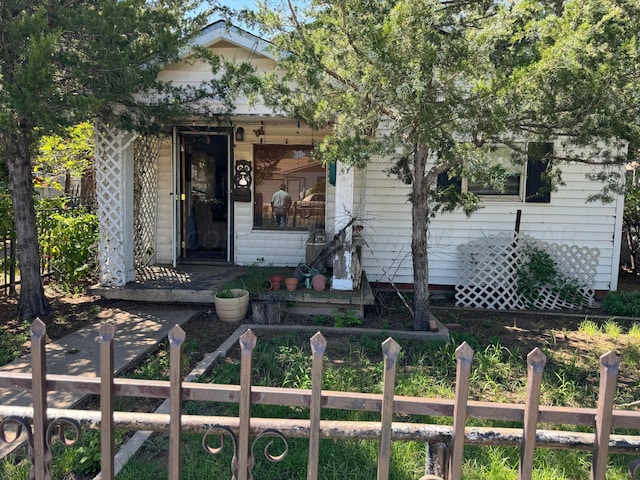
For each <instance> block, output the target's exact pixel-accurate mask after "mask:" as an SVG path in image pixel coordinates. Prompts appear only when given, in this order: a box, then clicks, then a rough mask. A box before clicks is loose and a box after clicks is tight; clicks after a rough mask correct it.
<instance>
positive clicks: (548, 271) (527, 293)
mask: <svg viewBox="0 0 640 480" xmlns="http://www.w3.org/2000/svg"><path fill="white" fill-rule="evenodd" d="M523 253H524V258H525V261H524V263H523V264H522V265H521V266H519V267H518V269H517V270H516V282H517V285H516V291H517V292H518V293H519V294H520V295H522V296H523V297H524V298H525V299H526V300H527V303H528V307H529V308H534V304H535V301H536V300H537V299H538V297H539V295H540V289H541V288H548V289H550V290H551V291H552V292H555V293H556V294H558V296H559V297H560V298H561V299H562V300H565V301H567V302H569V303H572V304H574V305H582V304H583V303H584V301H585V298H584V296H583V294H582V292H581V289H582V286H583V285H581V283H580V281H579V280H578V279H576V278H573V277H569V276H567V275H565V274H564V273H562V272H561V271H560V270H559V268H558V265H557V263H556V261H555V260H554V259H553V257H552V256H551V254H550V253H549V252H547V251H545V250H543V249H542V248H540V247H537V246H535V245H525V247H524V251H523Z"/></svg>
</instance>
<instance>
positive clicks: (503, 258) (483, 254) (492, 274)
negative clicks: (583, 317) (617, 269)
mask: <svg viewBox="0 0 640 480" xmlns="http://www.w3.org/2000/svg"><path fill="white" fill-rule="evenodd" d="M527 247H537V248H540V249H542V250H544V251H546V252H547V253H549V255H550V256H551V258H552V259H553V260H554V261H555V263H556V267H557V269H558V271H559V272H561V273H562V274H564V275H565V276H567V277H569V278H575V279H578V281H579V282H580V283H581V284H582V285H583V287H582V288H580V294H581V295H582V298H583V299H584V301H583V303H582V304H581V305H576V304H574V303H571V302H569V301H567V300H565V299H563V298H561V297H560V295H559V294H558V293H557V292H554V291H552V290H551V289H549V288H541V289H540V290H539V292H538V297H537V298H536V299H535V301H534V302H533V307H534V308H537V309H543V310H553V309H560V308H574V309H575V308H581V307H582V306H584V305H589V306H595V300H594V294H595V291H594V285H595V277H596V273H597V268H598V257H599V255H600V250H598V249H597V248H585V247H578V246H575V245H564V244H563V245H558V244H555V243H546V242H540V241H538V240H535V239H534V238H532V237H529V236H527V235H522V234H517V233H504V234H499V235H490V236H488V237H484V238H481V239H478V240H474V241H471V242H469V243H466V244H463V245H459V246H458V253H459V255H458V264H459V276H460V278H459V282H458V284H457V285H456V305H459V306H465V307H475V308H489V309H499V310H505V309H515V310H518V309H525V308H527V306H528V305H530V304H531V302H530V301H529V300H527V299H526V298H524V297H523V296H522V295H520V294H519V293H518V292H517V291H516V289H517V279H516V271H517V270H518V268H519V267H520V266H522V265H524V263H525V262H526V261H527V253H526V251H527Z"/></svg>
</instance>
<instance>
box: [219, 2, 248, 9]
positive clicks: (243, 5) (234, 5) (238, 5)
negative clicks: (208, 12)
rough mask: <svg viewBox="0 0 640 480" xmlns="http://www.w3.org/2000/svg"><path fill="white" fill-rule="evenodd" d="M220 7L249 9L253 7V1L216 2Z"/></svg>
mask: <svg viewBox="0 0 640 480" xmlns="http://www.w3.org/2000/svg"><path fill="white" fill-rule="evenodd" d="M218 1H219V2H220V4H221V5H223V6H225V7H229V8H237V9H240V8H250V7H253V6H254V5H255V3H256V2H255V1H254V0H218Z"/></svg>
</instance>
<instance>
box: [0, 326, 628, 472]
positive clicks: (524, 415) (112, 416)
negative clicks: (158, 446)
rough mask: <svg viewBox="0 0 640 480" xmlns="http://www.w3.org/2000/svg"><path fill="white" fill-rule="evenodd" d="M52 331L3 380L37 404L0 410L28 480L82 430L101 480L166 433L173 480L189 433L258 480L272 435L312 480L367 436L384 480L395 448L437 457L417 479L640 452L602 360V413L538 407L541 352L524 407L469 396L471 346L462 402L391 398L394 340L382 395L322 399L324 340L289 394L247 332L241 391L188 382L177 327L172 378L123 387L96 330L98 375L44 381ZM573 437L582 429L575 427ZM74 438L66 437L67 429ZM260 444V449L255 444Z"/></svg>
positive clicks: (601, 462) (2, 431) (598, 466)
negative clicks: (336, 452)
mask: <svg viewBox="0 0 640 480" xmlns="http://www.w3.org/2000/svg"><path fill="white" fill-rule="evenodd" d="M45 333H46V332H45V325H44V323H43V322H41V321H40V320H36V321H35V322H34V323H33V325H32V342H31V343H32V373H24V374H21V373H10V372H0V388H14V389H21V390H31V391H32V396H33V407H32V408H31V407H13V408H12V407H8V406H0V418H3V420H2V422H1V423H0V441H4V442H11V441H12V439H11V438H10V437H11V436H10V435H9V434H8V429H9V426H10V425H14V426H17V429H18V430H22V431H26V432H27V436H28V441H29V446H30V452H31V454H30V460H31V462H32V471H31V475H32V476H31V478H35V479H36V480H45V479H48V478H49V476H48V475H49V473H48V468H49V462H50V461H51V452H50V450H49V447H50V440H51V438H52V437H54V436H58V437H59V438H60V439H61V440H62V442H63V443H64V444H65V445H70V444H72V443H73V442H74V440H76V439H77V438H78V436H79V435H80V432H81V428H82V427H83V426H84V427H93V428H99V429H100V432H101V468H102V474H101V478H102V479H104V480H106V479H113V478H114V476H115V471H114V431H115V429H116V428H121V429H127V430H154V431H168V432H170V435H169V442H170V444H169V460H168V478H169V479H179V478H180V475H181V437H182V435H183V434H184V433H186V432H190V433H200V434H202V435H204V436H205V438H206V437H208V436H212V435H215V436H220V437H221V438H222V437H228V438H229V439H231V442H230V443H231V445H232V447H233V450H234V452H233V453H234V455H233V460H232V463H231V465H230V467H229V468H230V473H231V476H232V478H233V479H239V480H247V479H251V478H253V465H254V460H255V458H254V452H253V446H254V445H255V441H256V440H257V438H260V437H264V436H268V437H272V438H273V439H277V440H279V441H281V442H283V443H282V445H283V448H282V450H281V451H280V453H278V454H272V453H271V451H270V450H269V447H267V449H266V450H265V455H266V456H267V458H268V459H269V460H271V461H274V462H277V461H280V460H282V459H283V458H284V457H285V456H286V455H287V449H288V445H287V440H286V439H287V438H307V439H308V440H309V447H308V469H307V479H310V480H311V479H317V478H318V464H319V443H320V439H323V438H331V439H355V438H357V439H368V440H377V441H378V443H379V454H378V474H377V478H378V479H380V480H382V479H388V478H389V470H390V468H389V467H390V461H391V445H392V443H393V442H396V441H410V440H413V441H421V442H426V443H427V444H428V445H429V446H430V448H429V452H431V455H428V456H427V460H428V462H427V463H428V468H429V470H428V471H425V475H424V476H423V477H421V478H422V479H434V478H446V479H448V480H454V479H460V478H461V471H462V458H463V450H464V446H465V445H484V446H486V445H501V446H519V447H520V449H521V455H520V468H519V478H520V479H531V478H532V472H533V456H534V452H535V449H536V448H538V447H544V448H552V449H571V450H585V451H591V452H592V462H591V476H590V478H591V479H593V480H604V479H605V471H606V468H607V459H608V455H609V453H610V452H619V453H628V454H635V455H637V454H639V453H640V436H633V435H614V434H612V433H611V430H612V429H613V428H629V429H640V412H635V411H625V410H616V409H614V404H613V400H614V394H615V388H616V382H617V375H618V370H619V364H620V361H619V359H618V357H617V356H616V355H615V354H614V353H612V352H609V353H606V354H604V355H603V356H602V357H601V359H600V360H601V361H600V387H599V396H598V400H597V405H596V407H595V408H569V407H551V406H544V405H540V404H539V399H540V385H541V382H542V374H543V370H544V366H545V363H546V358H545V356H544V354H543V353H542V352H541V351H540V350H539V349H537V348H536V349H534V350H533V351H532V352H531V353H530V354H529V355H528V357H527V364H528V387H527V394H526V400H525V403H524V404H512V403H494V402H481V401H469V400H468V388H469V378H470V372H471V362H472V358H473V354H474V352H473V350H472V349H471V348H470V347H469V345H467V344H466V343H463V344H462V345H461V346H460V347H458V349H457V350H456V364H457V370H456V393H455V399H453V400H443V399H435V398H420V397H409V396H399V395H395V373H396V364H397V361H398V353H399V350H400V347H399V345H398V344H397V343H396V342H395V341H394V340H393V339H391V338H388V339H387V340H385V341H384V342H383V344H382V351H383V356H384V359H383V362H384V377H383V389H382V394H366V393H351V392H338V391H327V390H323V389H322V377H323V356H324V352H325V349H326V345H327V342H326V340H325V338H324V337H323V336H322V335H321V334H320V333H317V334H315V335H314V336H313V337H312V338H311V340H310V343H311V352H312V354H311V356H312V358H311V361H312V366H311V380H312V383H311V385H312V386H311V388H310V389H293V388H280V387H258V386H253V385H252V381H251V373H252V368H253V359H252V355H253V351H254V347H255V346H256V341H257V339H256V336H255V334H254V333H253V332H252V331H251V330H247V331H246V332H245V333H244V334H243V335H242V336H241V337H240V341H239V343H240V350H241V360H240V384H239V385H220V384H209V383H207V384H201V383H193V382H186V381H183V380H182V373H181V372H182V349H183V345H184V341H185V333H184V331H183V330H182V329H181V328H180V327H179V326H176V327H175V328H174V329H173V330H172V331H171V332H170V334H169V344H170V354H169V355H170V379H169V381H148V380H146V381H145V380H132V379H117V378H114V376H113V342H114V337H115V327H114V326H113V325H111V324H109V323H105V324H103V325H101V326H100V335H99V341H100V347H99V348H100V363H101V364H100V369H99V375H100V377H99V378H95V377H94V378H92V377H85V376H68V375H47V374H46V364H45V349H44V346H45V337H46V335H45ZM49 391H72V392H79V393H87V394H95V395H100V411H85V410H67V409H55V410H54V409H48V408H47V393H48V392H49ZM116 396H145V397H154V398H166V399H169V403H170V408H169V413H168V414H158V413H155V414H151V413H139V412H135V413H133V412H120V411H114V398H115V397H116ZM185 400H193V401H206V402H231V403H237V404H238V405H239V415H238V416H237V417H225V416H203V415H186V414H183V408H182V402H183V401H185ZM252 404H267V405H286V406H293V407H300V408H307V409H309V419H304V420H297V419H290V418H286V419H285V418H256V417H252V416H251V405H252ZM322 409H344V410H356V411H372V412H379V413H380V421H377V422H361V421H358V422H354V421H330V420H322V419H321V411H322ZM398 413H403V414H409V415H431V416H439V417H451V418H452V419H453V421H452V425H433V424H426V423H402V422H397V421H394V415H395V414H398ZM468 419H485V420H509V421H516V422H520V423H521V424H522V425H523V427H522V428H496V427H467V426H466V423H467V420H468ZM540 423H543V424H554V425H563V426H564V427H566V426H567V425H573V426H577V427H581V426H590V427H593V430H594V431H593V432H592V433H588V432H584V431H570V430H562V431H560V430H545V429H541V428H539V424H540ZM576 430H578V429H576ZM70 432H71V433H72V434H71V435H69V433H70ZM252 437H253V441H252ZM219 445H220V447H219V448H212V447H209V446H208V443H207V442H206V440H205V439H203V447H204V448H205V450H206V451H207V452H208V453H210V454H214V455H215V454H217V453H220V451H221V450H222V448H223V442H220V443H219ZM629 471H630V475H631V478H632V479H634V478H635V475H636V471H640V459H638V460H636V461H635V462H633V463H632V464H631V466H630V469H629Z"/></svg>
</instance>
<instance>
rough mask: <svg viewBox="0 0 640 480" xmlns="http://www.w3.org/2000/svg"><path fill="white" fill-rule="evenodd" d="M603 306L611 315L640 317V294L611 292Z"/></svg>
mask: <svg viewBox="0 0 640 480" xmlns="http://www.w3.org/2000/svg"><path fill="white" fill-rule="evenodd" d="M602 305H603V306H604V308H605V309H606V310H607V312H608V313H609V314H610V315H620V316H624V317H640V292H639V291H637V290H635V291H633V292H609V293H608V294H607V296H606V297H604V300H603V301H602Z"/></svg>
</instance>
